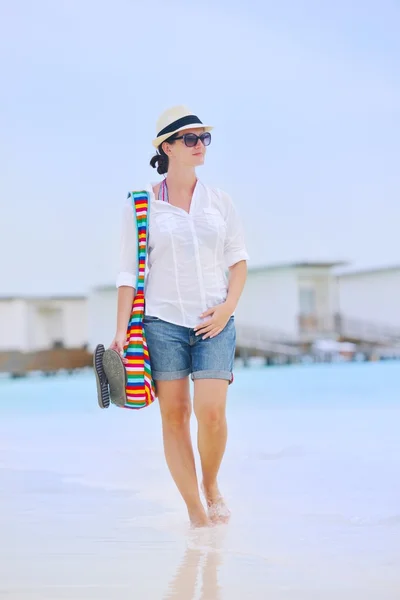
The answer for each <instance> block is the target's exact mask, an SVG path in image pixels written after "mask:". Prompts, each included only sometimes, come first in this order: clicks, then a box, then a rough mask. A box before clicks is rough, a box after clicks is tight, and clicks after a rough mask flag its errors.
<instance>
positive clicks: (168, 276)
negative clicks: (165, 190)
mask: <svg viewBox="0 0 400 600" xmlns="http://www.w3.org/2000/svg"><path fill="white" fill-rule="evenodd" d="M145 189H146V191H147V192H149V194H150V207H149V236H148V256H147V269H146V280H145V312H146V314H147V315H151V316H154V317H158V318H160V319H163V320H164V321H169V322H170V323H175V324H176V325H183V326H184V327H195V325H198V324H199V323H201V321H202V319H200V315H201V314H202V313H203V312H204V311H205V310H207V309H208V308H211V307H213V306H216V305H217V304H220V303H222V302H224V301H225V299H226V297H227V291H228V274H227V270H228V268H229V267H231V266H233V265H234V264H236V263H237V262H239V261H241V260H248V254H247V251H246V247H245V241H244V235H243V230H242V225H241V222H240V219H239V216H238V213H237V212H236V209H235V207H234V204H233V202H232V200H231V198H230V196H229V195H228V194H227V193H226V192H223V191H222V190H220V189H217V188H212V187H208V186H207V185H205V184H204V183H202V182H201V181H199V180H198V181H197V184H196V187H195V190H194V193H193V197H192V201H191V205H190V210H189V212H186V211H185V210H183V209H182V208H178V207H176V206H173V205H172V204H169V203H168V202H163V201H162V200H157V199H156V198H155V195H154V192H153V187H152V185H150V184H149V185H147V186H146V188H145ZM135 218H136V217H135V214H134V210H133V208H132V203H131V199H129V200H127V201H126V203H125V206H124V210H123V223H122V235H121V246H120V269H119V274H118V277H117V287H120V286H123V285H127V286H131V287H133V288H136V285H137V271H138V260H137V259H138V248H137V246H138V242H137V230H136V223H135Z"/></svg>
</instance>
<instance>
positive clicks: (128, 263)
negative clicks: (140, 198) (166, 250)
mask: <svg viewBox="0 0 400 600" xmlns="http://www.w3.org/2000/svg"><path fill="white" fill-rule="evenodd" d="M135 218H136V217H135V215H134V212H133V208H132V203H131V200H130V199H129V200H127V201H126V202H125V205H124V209H123V213H122V229H121V240H120V254H119V271H118V276H117V281H116V286H117V288H118V287H121V286H123V285H127V286H129V287H133V288H135V289H136V288H137V271H138V239H137V229H136V223H135Z"/></svg>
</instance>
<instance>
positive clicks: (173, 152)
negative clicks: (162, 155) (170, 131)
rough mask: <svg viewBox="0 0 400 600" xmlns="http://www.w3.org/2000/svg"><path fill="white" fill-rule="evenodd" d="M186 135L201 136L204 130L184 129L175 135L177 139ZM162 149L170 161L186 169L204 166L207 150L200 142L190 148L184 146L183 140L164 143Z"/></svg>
mask: <svg viewBox="0 0 400 600" xmlns="http://www.w3.org/2000/svg"><path fill="white" fill-rule="evenodd" d="M187 133H194V134H196V135H201V134H202V133H204V128H203V127H193V128H192V129H184V130H183V131H179V132H178V133H177V134H176V135H177V137H181V136H182V135H185V134H187ZM163 149H164V152H166V154H167V155H168V158H169V160H170V161H176V162H178V163H180V164H182V165H185V166H188V167H198V166H200V165H202V164H204V158H205V155H206V150H207V148H206V147H205V146H204V144H203V142H202V141H201V140H197V144H196V145H195V146H193V147H192V148H189V147H188V146H186V145H185V140H183V139H181V140H176V141H175V142H174V143H173V144H168V142H164V144H163Z"/></svg>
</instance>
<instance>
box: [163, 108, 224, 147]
mask: <svg viewBox="0 0 400 600" xmlns="http://www.w3.org/2000/svg"><path fill="white" fill-rule="evenodd" d="M193 127H203V128H204V129H205V131H211V129H213V128H212V127H211V126H210V125H204V124H203V123H202V122H201V121H200V119H199V117H196V115H194V114H193V113H192V112H191V111H190V110H189V109H188V108H187V106H173V107H172V108H169V109H168V110H166V111H164V112H163V113H162V115H161V116H160V117H159V119H158V121H157V132H158V133H157V137H156V138H155V139H154V140H153V146H155V147H156V148H158V146H159V145H160V144H162V143H163V142H165V140H167V139H168V138H169V137H171V135H173V134H174V133H177V132H178V131H183V130H184V129H192V128H193Z"/></svg>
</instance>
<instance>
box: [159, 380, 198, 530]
mask: <svg viewBox="0 0 400 600" xmlns="http://www.w3.org/2000/svg"><path fill="white" fill-rule="evenodd" d="M156 386H157V395H158V400H159V403H160V409H161V418H162V428H163V440H164V452H165V458H166V461H167V465H168V467H169V470H170V472H171V475H172V478H173V480H174V481H175V483H176V485H177V487H178V489H179V491H180V493H181V494H182V497H183V499H184V501H185V502H186V506H187V509H188V513H189V518H190V522H191V524H192V525H193V526H194V527H204V526H206V525H208V524H209V520H208V517H207V515H206V513H205V510H204V507H203V505H202V503H201V500H200V494H199V486H198V481H197V475H196V467H195V461H194V456H193V447H192V440H191V437H190V415H191V410H192V407H191V401H190V389H189V379H188V378H185V379H177V380H174V381H157V382H156Z"/></svg>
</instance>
